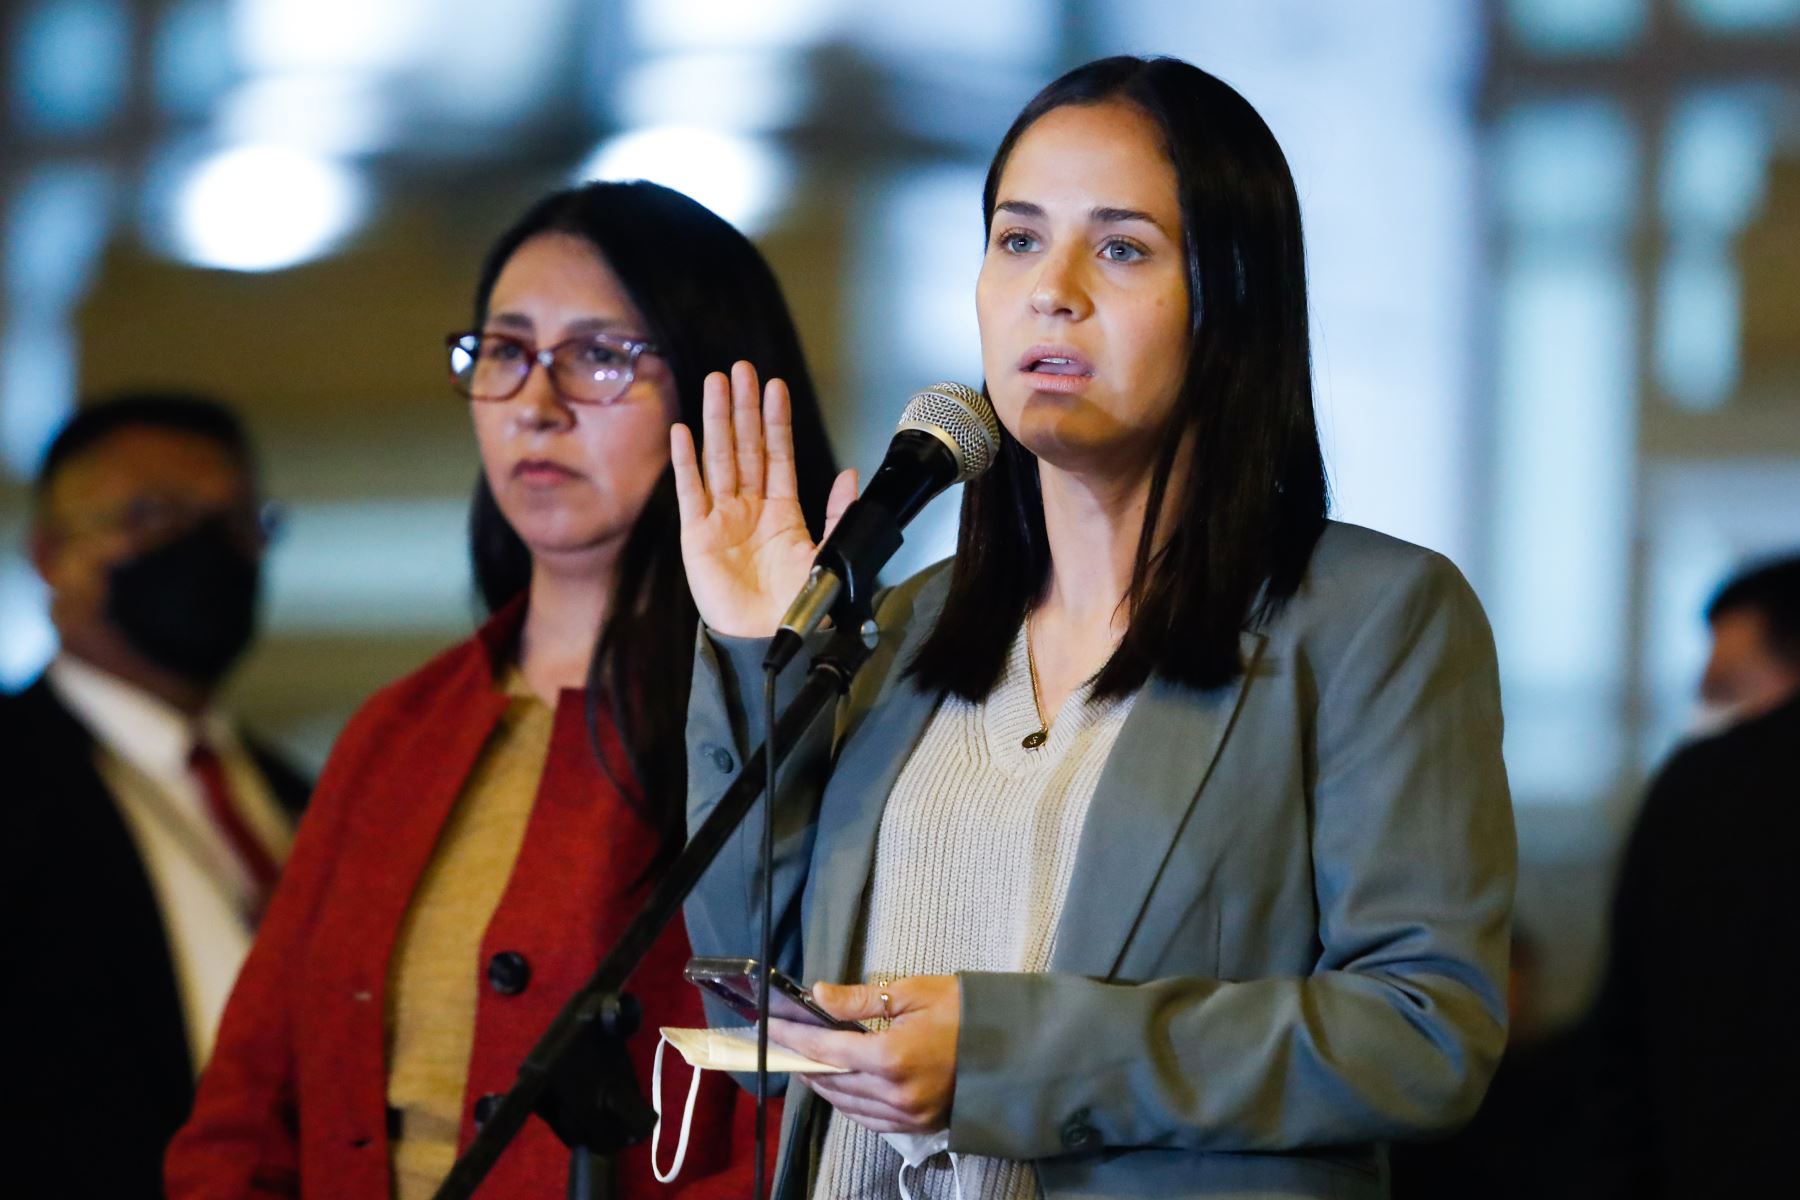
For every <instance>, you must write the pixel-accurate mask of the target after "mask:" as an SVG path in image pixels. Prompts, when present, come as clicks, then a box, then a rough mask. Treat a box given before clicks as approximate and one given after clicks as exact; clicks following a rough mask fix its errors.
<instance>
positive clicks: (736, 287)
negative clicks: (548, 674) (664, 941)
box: [469, 181, 836, 875]
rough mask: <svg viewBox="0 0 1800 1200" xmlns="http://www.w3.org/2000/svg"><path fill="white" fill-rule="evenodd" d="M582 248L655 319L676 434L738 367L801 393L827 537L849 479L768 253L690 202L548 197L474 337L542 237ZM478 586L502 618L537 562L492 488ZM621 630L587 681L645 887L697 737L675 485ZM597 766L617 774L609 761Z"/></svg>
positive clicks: (652, 512) (478, 319)
mask: <svg viewBox="0 0 1800 1200" xmlns="http://www.w3.org/2000/svg"><path fill="white" fill-rule="evenodd" d="M546 233H561V234H572V235H574V236H575V237H578V238H581V239H582V240H583V241H585V242H587V243H588V244H589V245H590V246H592V247H593V248H594V250H595V251H596V252H598V253H599V255H600V257H601V258H602V259H604V260H605V262H606V264H607V266H608V267H610V268H611V269H612V272H613V274H614V275H615V276H616V277H617V278H618V280H619V282H620V284H621V285H622V286H623V287H624V289H625V291H626V294H627V295H629V296H630V297H631V300H632V302H633V303H634V304H635V305H636V306H637V309H638V311H639V312H640V313H642V314H643V317H644V320H645V321H646V322H647V324H648V328H647V329H645V330H644V331H643V332H644V334H645V335H646V336H648V337H649V338H650V339H651V340H652V341H654V342H655V343H656V344H657V346H658V348H659V352H660V354H661V357H662V358H663V360H664V361H665V362H667V363H668V365H669V370H670V371H671V373H672V374H673V376H674V379H675V395H676V401H677V404H678V407H679V415H678V418H677V419H678V420H680V421H682V422H683V423H684V424H686V425H687V427H688V428H689V429H691V430H693V432H694V437H695V439H696V440H699V439H700V438H701V437H702V436H703V434H702V426H701V420H700V394H701V382H702V380H704V379H705V378H706V375H707V373H708V372H711V371H724V370H729V369H730V367H731V364H732V363H733V362H735V361H737V360H738V359H747V360H748V361H750V362H752V363H755V364H756V367H757V370H758V371H759V372H760V373H761V374H762V376H763V377H764V378H765V379H766V378H773V377H777V376H779V377H780V378H781V379H784V380H786V381H787V385H788V391H789V393H790V394H791V395H792V397H793V414H794V457H795V461H796V464H797V469H798V471H799V492H800V505H801V507H802V508H803V509H804V510H805V512H806V518H807V525H808V527H809V528H810V529H811V530H812V533H813V536H814V537H815V538H816V537H818V536H819V533H820V531H821V528H822V526H823V524H824V514H825V496H826V493H827V492H829V491H830V489H831V480H832V477H833V475H834V474H835V473H836V467H835V465H834V460H833V456H832V452H831V444H830V442H829V441H827V439H826V436H825V423H824V421H823V420H822V419H821V418H820V415H819V403H818V398H817V395H816V394H815V393H814V391H813V384H812V376H811V374H810V373H809V372H808V371H807V369H806V360H805V358H804V357H803V356H802V354H801V351H800V335H799V333H798V332H797V331H796V330H795V328H794V322H793V318H792V317H791V316H790V315H789V314H788V307H787V301H786V300H785V299H784V298H783V297H782V294H781V288H780V285H779V284H777V283H776V281H775V276H774V273H773V272H772V271H770V270H769V265H768V263H767V262H765V261H764V260H763V257H762V255H761V254H760V253H758V252H757V250H756V247H754V246H752V245H751V244H750V241H749V239H747V238H746V237H744V235H743V234H741V233H739V232H738V231H737V230H736V229H733V228H732V227H731V226H730V225H729V224H727V223H726V222H725V221H724V220H722V219H720V218H719V217H718V216H716V215H714V214H713V213H712V212H711V211H710V210H708V209H706V208H705V207H703V206H701V205H700V204H698V203H696V202H695V201H693V200H690V199H689V198H688V197H686V196H684V195H682V194H681V193H680V192H676V191H671V190H670V189H668V188H665V187H660V186H658V185H657V184H653V183H645V182H642V181H634V182H629V183H590V184H586V185H584V186H582V187H578V188H571V189H569V190H567V191H561V192H557V193H555V194H553V195H550V196H547V197H545V198H544V199H543V200H540V201H539V202H538V203H536V204H535V205H533V206H532V207H531V209H530V211H528V212H527V213H526V214H525V215H524V216H523V217H521V218H520V219H519V221H518V222H517V223H516V224H514V225H513V227H512V228H511V229H509V230H507V231H506V232H505V233H504V234H503V235H501V237H500V239H499V240H498V241H497V242H495V243H494V246H493V248H492V249H491V250H490V251H489V252H488V256H487V260H486V262H485V263H484V265H483V266H482V269H481V278H480V281H479V282H478V283H477V285H476V288H475V323H476V327H477V328H479V327H480V326H481V325H482V324H483V323H484V322H485V321H486V319H487V306H488V298H489V296H490V295H492V293H493V290H494V282H495V280H497V279H498V278H499V276H500V272H501V271H502V270H503V269H504V268H505V266H506V263H507V261H508V260H509V259H510V258H512V256H513V254H514V253H515V252H516V251H517V250H518V249H519V247H520V246H522V245H524V244H525V243H526V242H527V241H529V240H530V239H531V238H534V237H537V236H538V235H540V234H546ZM469 546H470V554H471V556H472V558H473V560H474V568H475V582H476V586H477V588H478V589H479V590H480V592H481V597H482V600H483V601H484V602H485V603H486V605H487V607H488V609H489V611H492V610H494V609H497V608H499V607H501V606H502V605H504V604H506V603H507V602H508V601H510V600H512V599H513V598H514V597H516V596H518V595H519V594H520V593H521V592H523V591H524V590H525V589H526V587H527V586H528V585H529V583H530V581H531V553H530V551H529V550H528V549H526V546H525V543H524V542H523V541H521V540H520V539H519V535H518V534H517V533H515V532H514V531H513V528H512V526H511V525H509V524H508V523H507V521H506V518H505V517H504V516H503V515H502V514H501V512H500V507H499V505H498V504H496V503H495V501H494V495H493V492H492V491H491V490H490V489H489V488H488V485H487V480H486V478H485V477H481V478H478V480H477V482H476V486H475V497H474V501H473V503H472V505H471V506H470V513H469ZM607 611H608V612H609V614H610V616H609V617H608V619H607V622H606V627H605V628H604V629H603V630H601V632H600V639H599V641H598V643H597V644H596V645H595V648H594V657H593V660H592V661H591V662H590V663H589V665H588V680H587V721H588V729H589V732H590V735H592V734H594V732H595V730H596V729H597V725H596V721H597V719H598V716H599V709H600V706H601V705H602V704H604V705H606V706H607V708H608V710H609V711H610V714H611V716H612V719H613V722H614V725H615V727H616V728H617V730H618V733H619V740H620V742H621V743H622V744H623V746H624V748H625V753H626V756H627V758H628V759H629V761H630V764H631V769H632V772H633V774H634V775H635V778H636V783H637V788H636V789H631V788H627V789H626V792H627V794H628V795H632V794H633V793H634V791H635V795H634V798H633V803H635V804H637V805H638V806H639V810H640V811H641V812H642V813H643V815H644V816H645V818H646V819H647V820H648V821H650V822H651V824H653V825H654V826H655V827H656V829H657V832H658V835H659V839H660V841H659V850H658V854H657V856H656V858H655V860H654V861H653V862H652V863H650V864H648V866H647V868H646V874H647V875H648V874H651V873H654V871H655V870H656V869H658V868H659V867H661V866H662V865H664V864H665V863H667V861H668V860H669V859H670V858H671V857H673V855H674V854H675V853H676V852H677V851H678V850H680V848H681V843H682V840H683V836H684V833H685V829H684V821H683V813H684V809H685V797H686V791H687V771H686V761H687V755H686V749H685V726H686V722H687V695H688V681H689V676H690V675H692V673H693V659H694V636H695V627H696V623H697V621H698V615H697V614H696V612H695V609H694V601H693V598H692V597H691V596H690V595H689V594H688V587H687V576H686V575H685V574H684V572H683V571H682V566H681V535H680V523H679V518H678V515H677V512H676V507H675V477H674V474H673V472H672V471H668V470H665V471H664V472H663V475H662V477H661V478H660V479H659V480H657V482H656V485H655V487H654V488H653V489H652V490H651V493H650V498H649V500H648V501H647V502H646V503H645V505H644V510H643V512H642V513H641V514H640V515H639V517H638V519H637V522H636V523H635V524H634V525H633V526H632V528H631V533H630V534H629V535H628V536H627V538H626V541H625V548H624V551H623V553H622V554H621V556H620V560H619V574H618V583H617V587H616V591H615V593H614V595H613V597H612V603H611V605H610V606H609V607H608V610H607ZM595 754H596V756H597V757H598V758H599V759H600V762H601V765H602V767H603V768H604V767H605V765H606V759H605V757H604V755H601V754H600V752H599V746H598V743H597V742H596V745H595Z"/></svg>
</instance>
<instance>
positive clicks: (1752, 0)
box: [1679, 0, 1800, 33]
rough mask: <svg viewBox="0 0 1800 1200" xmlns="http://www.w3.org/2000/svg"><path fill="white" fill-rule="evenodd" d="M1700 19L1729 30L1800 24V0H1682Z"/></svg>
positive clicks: (1703, 23) (1691, 13) (1724, 30)
mask: <svg viewBox="0 0 1800 1200" xmlns="http://www.w3.org/2000/svg"><path fill="white" fill-rule="evenodd" d="M1679 3H1680V6H1681V7H1682V8H1683V9H1684V10H1686V12H1687V15H1688V16H1689V17H1690V18H1691V19H1693V20H1694V21H1695V22H1696V23H1698V24H1700V25H1703V26H1707V27H1709V28H1712V29H1717V30H1720V31H1721V32H1727V33H1740V32H1753V31H1760V30H1767V29H1781V28H1784V27H1793V26H1796V25H1800V0H1679Z"/></svg>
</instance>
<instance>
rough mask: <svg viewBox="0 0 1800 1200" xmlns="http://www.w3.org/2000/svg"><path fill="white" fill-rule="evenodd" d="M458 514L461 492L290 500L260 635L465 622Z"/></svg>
mask: <svg viewBox="0 0 1800 1200" xmlns="http://www.w3.org/2000/svg"><path fill="white" fill-rule="evenodd" d="M468 512H469V506H468V501H467V500H466V499H463V498H461V497H458V498H456V499H453V500H412V501H378V502H344V503H317V504H300V505H295V506H294V507H293V508H291V509H290V510H289V511H288V522H287V525H286V528H285V529H284V530H283V532H282V535H281V537H280V538H279V539H277V540H276V542H275V543H274V545H273V546H271V547H270V550H269V559H268V568H267V580H266V583H265V586H264V595H265V596H266V597H267V603H268V613H267V617H268V627H269V629H270V631H271V632H278V633H296V632H306V633H317V632H343V631H363V630H381V631H394V630H404V629H446V630H459V629H464V628H466V627H467V625H468V621H469V616H470V613H471V611H472V603H473V597H474V585H473V583H472V581H471V578H470V574H469V559H468V541H467V534H466V531H467V521H468Z"/></svg>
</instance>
